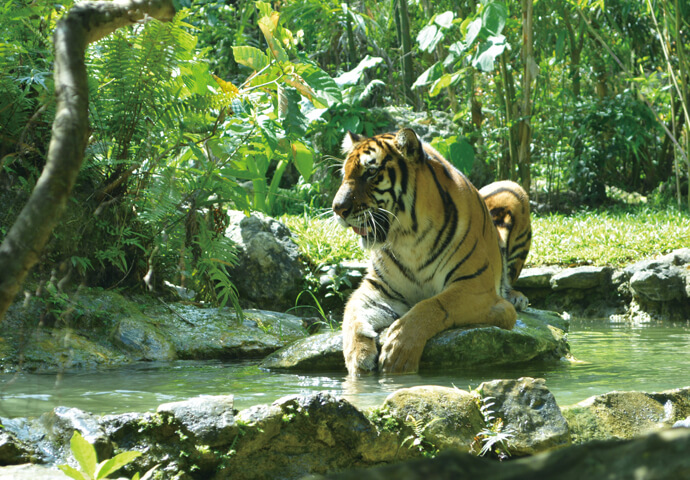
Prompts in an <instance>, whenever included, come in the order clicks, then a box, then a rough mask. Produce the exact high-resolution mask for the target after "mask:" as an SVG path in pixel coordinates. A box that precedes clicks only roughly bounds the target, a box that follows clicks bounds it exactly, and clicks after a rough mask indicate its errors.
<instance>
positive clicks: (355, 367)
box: [343, 334, 378, 375]
mask: <svg viewBox="0 0 690 480" xmlns="http://www.w3.org/2000/svg"><path fill="white" fill-rule="evenodd" d="M343 354H344V355H345V366H346V367H347V372H348V373H349V374H350V375H361V374H363V373H369V372H371V371H373V370H376V361H377V359H378V350H377V348H376V338H372V337H369V336H365V335H361V334H360V335H358V334H355V335H353V336H352V337H350V338H345V337H344V338H343Z"/></svg>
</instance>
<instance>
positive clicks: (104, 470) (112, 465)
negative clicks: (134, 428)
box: [95, 450, 141, 478]
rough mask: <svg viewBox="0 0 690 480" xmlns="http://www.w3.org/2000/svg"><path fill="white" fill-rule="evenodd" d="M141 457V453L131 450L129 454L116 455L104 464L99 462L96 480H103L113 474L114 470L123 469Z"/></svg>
mask: <svg viewBox="0 0 690 480" xmlns="http://www.w3.org/2000/svg"><path fill="white" fill-rule="evenodd" d="M139 456H141V452H138V451H136V450H132V451H129V452H122V453H120V454H118V455H115V456H114V457H113V458H111V459H109V460H106V461H104V462H101V463H100V464H99V465H98V470H97V471H96V475H95V477H96V478H105V477H107V476H108V475H110V474H111V473H113V472H114V471H116V470H119V469H120V468H122V467H124V466H125V465H127V464H129V463H131V462H132V461H133V460H134V459H135V458H137V457H139Z"/></svg>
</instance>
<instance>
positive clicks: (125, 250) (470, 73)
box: [0, 0, 690, 304]
mask: <svg viewBox="0 0 690 480" xmlns="http://www.w3.org/2000/svg"><path fill="white" fill-rule="evenodd" d="M72 6H73V3H72V2H71V1H69V0H65V1H62V2H59V3H56V2H52V1H51V2H48V1H46V0H34V1H25V0H19V1H17V0H10V1H5V2H2V3H0V205H2V208H0V240H2V239H3V238H4V237H5V236H6V234H7V232H8V231H9V229H10V227H11V226H12V225H13V223H14V221H15V220H16V218H17V216H18V215H19V211H20V209H21V208H22V207H23V205H24V204H25V203H26V201H27V199H28V198H29V196H30V194H31V192H32V191H33V189H34V187H35V185H36V182H37V179H38V177H39V175H40V173H41V171H42V169H43V167H44V165H45V164H46V155H47V152H48V146H49V142H50V138H51V125H52V123H53V119H54V115H55V91H54V79H53V70H54V68H53V67H54V60H55V53H54V49H53V44H52V39H53V33H54V30H55V27H56V23H57V22H58V20H59V19H60V18H61V17H62V16H64V15H65V12H67V11H68V10H69V9H70V8H71V7H72ZM178 7H180V8H178V9H177V13H176V14H175V16H174V18H173V19H172V20H171V21H169V22H160V21H156V20H152V21H149V22H147V23H142V24H137V25H135V26H131V27H126V28H120V29H118V30H117V31H116V32H115V33H113V34H111V35H109V36H107V37H106V38H104V39H102V40H100V41H98V42H95V43H93V44H91V45H90V46H89V47H88V50H87V54H86V63H87V65H86V67H87V73H88V89H89V131H88V132H87V133H88V140H87V146H86V151H85V157H84V163H83V166H82V167H81V170H80V172H79V175H78V177H77V179H76V184H75V187H74V190H73V192H72V196H71V198H70V200H69V202H68V205H67V207H66V208H65V210H64V213H63V214H62V216H61V218H60V221H59V223H58V225H57V227H56V228H55V230H54V232H53V235H52V237H51V238H50V240H49V242H48V244H47V246H46V248H45V250H44V251H43V253H42V255H41V258H40V261H39V263H38V264H37V266H36V268H35V270H34V277H33V279H32V282H33V283H32V285H34V286H36V285H37V286H39V287H40V288H42V289H44V290H47V291H50V292H52V293H51V294H52V295H59V294H61V292H62V290H63V289H64V288H66V286H67V285H79V284H85V285H89V286H99V287H103V288H127V289H133V290H146V289H149V290H160V289H161V286H162V283H163V282H164V281H169V282H171V283H173V284H175V285H186V286H189V287H190V288H192V289H193V290H195V291H196V292H198V299H199V300H205V301H210V302H214V303H216V304H225V303H227V302H228V301H233V302H237V298H236V297H235V294H234V290H233V287H232V283H231V280H232V279H228V276H227V271H226V269H227V267H228V266H229V265H231V264H232V262H233V258H234V249H233V245H232V244H231V243H230V242H229V241H228V240H227V239H226V238H225V237H224V235H223V234H222V233H223V231H224V230H225V228H226V226H227V225H226V218H227V216H226V215H225V211H226V210H227V209H228V208H233V209H239V210H245V211H247V212H249V211H261V212H264V213H267V214H269V215H273V216H283V218H284V219H286V221H287V222H288V223H291V224H292V226H294V227H295V228H297V229H298V230H300V231H301V232H308V231H309V230H314V231H317V232H318V231H320V230H319V228H321V226H320V223H319V222H321V220H320V218H322V217H323V216H324V215H327V214H328V209H329V202H330V198H331V197H332V194H333V192H334V189H335V188H337V184H338V182H339V175H338V173H337V166H338V162H339V156H340V152H339V144H340V142H341V140H342V138H343V136H344V134H345V132H346V131H348V130H350V131H352V132H354V133H363V134H366V135H373V134H376V133H381V132H382V131H383V130H384V129H386V128H388V123H389V121H388V119H387V115H386V114H385V110H384V108H383V107H385V106H390V105H396V106H402V107H405V108H407V109H409V110H412V111H416V112H426V113H427V114H428V121H429V122H433V121H434V115H435V112H438V111H441V112H446V113H447V114H449V115H450V118H451V119H452V122H453V124H454V125H455V126H456V127H457V134H456V135H453V136H451V137H448V138H438V139H435V140H434V144H435V145H436V146H437V147H438V148H439V149H440V150H441V151H442V152H443V153H444V154H446V155H447V156H448V157H449V159H450V160H451V161H453V163H454V164H455V165H456V166H457V167H458V168H460V169H461V170H463V171H465V172H466V173H468V174H470V176H471V178H472V175H476V172H483V173H482V175H483V176H482V180H487V179H488V180H491V179H499V178H511V179H515V180H516V181H519V182H521V183H522V184H523V186H525V187H526V188H528V189H529V191H530V192H531V196H532V199H533V200H534V201H535V202H536V204H538V205H539V206H540V208H538V209H537V210H536V213H535V215H536V216H537V217H536V218H537V222H540V221H541V222H543V223H542V224H541V225H542V226H541V227H540V228H543V231H544V232H550V233H552V235H553V236H554V237H556V236H559V235H560V236H563V235H567V232H563V228H562V226H563V225H566V226H567V225H575V228H579V227H577V224H578V223H577V222H578V218H580V219H582V218H583V217H588V216H590V215H589V213H592V212H593V213H594V214H593V215H591V216H592V217H593V218H600V219H601V223H600V226H601V225H605V224H607V223H611V222H612V221H613V222H614V223H615V222H616V221H618V220H617V219H619V218H624V219H625V218H628V220H624V223H623V224H622V225H621V224H620V223H618V224H616V225H618V226H617V227H614V228H615V229H617V231H619V233H620V234H619V235H617V236H615V238H616V239H620V238H624V237H625V236H626V235H625V233H626V232H629V231H630V229H629V228H628V227H627V226H626V224H625V222H626V221H627V222H631V223H634V216H635V214H634V213H633V214H632V217H633V220H630V215H631V214H630V212H634V211H635V208H638V207H631V206H630V203H631V202H630V199H633V202H632V203H637V204H640V203H641V204H643V207H641V208H643V209H644V212H645V213H644V215H643V217H644V218H646V219H650V218H651V220H650V223H649V224H644V225H645V226H644V227H643V228H642V230H641V231H640V233H639V234H638V235H637V236H633V237H632V238H633V242H635V241H639V240H640V239H642V238H648V239H649V238H651V239H655V240H653V242H652V243H649V242H651V240H649V241H648V242H647V244H646V245H644V246H643V248H641V251H635V252H634V253H633V254H632V259H634V258H635V256H637V255H642V256H643V255H646V254H650V253H652V252H650V250H653V249H654V248H657V249H659V250H667V249H671V248H675V247H677V246H679V245H681V246H682V245H687V244H688V241H690V233H688V231H689V230H690V227H689V226H688V221H687V213H688V208H689V206H690V195H689V194H688V174H689V172H690V160H689V159H688V151H689V148H688V147H689V145H690V143H689V142H690V138H689V137H690V135H689V132H690V114H689V105H688V100H689V99H690V97H689V96H688V88H689V87H688V81H689V80H690V61H689V60H688V54H689V53H690V31H689V30H690V24H689V22H690V21H689V20H688V19H690V4H688V2H686V1H685V0H645V1H635V2H630V1H626V0H606V1H604V0H553V1H550V2H545V1H536V2H535V1H533V0H521V1H520V2H517V1H514V2H510V1H509V2H501V1H498V0H496V1H494V0H481V1H480V0H477V1H475V0H469V1H465V0H460V1H449V0H440V1H436V2H430V1H429V0H410V1H407V2H405V1H402V2H401V1H400V0H390V1H383V2H380V1H373V0H346V1H345V2H335V1H332V0H284V1H281V2H271V3H268V2H262V1H254V0H251V1H250V0H202V1H198V2H193V3H192V4H187V5H178ZM475 180H477V181H478V179H475ZM607 211H612V212H614V213H613V214H607V213H606V212H607ZM572 212H575V213H574V216H569V215H570V213H572ZM583 212H584V213H583ZM564 215H565V217H564ZM550 219H551V220H550ZM549 222H551V223H549ZM659 222H661V224H663V226H664V228H665V230H663V232H664V235H657V236H646V235H645V233H646V232H649V227H648V226H647V225H652V226H653V225H658V224H659ZM643 223H644V222H643ZM537 224H539V223H537ZM300 225H302V227H301V229H300V227H299V226H300ZM592 228H593V230H592V232H594V231H597V232H598V231H602V232H604V233H603V235H608V234H607V233H605V232H606V229H605V228H604V229H603V230H597V228H600V227H592ZM652 228H654V227H652ZM317 235H318V234H317ZM585 235H587V234H586V233H585ZM304 237H308V233H304ZM312 238H313V237H312ZM345 238H346V240H345V244H344V245H343V246H335V247H332V246H329V247H324V246H323V245H322V242H319V241H317V240H316V239H315V240H313V241H310V240H308V239H307V240H306V241H305V240H302V246H303V249H304V250H305V252H307V253H308V256H307V257H308V260H307V261H310V262H311V267H312V270H316V269H318V268H320V266H322V264H323V262H327V261H338V260H341V259H343V258H346V257H347V256H352V255H354V256H357V255H359V254H360V253H358V252H357V247H354V246H353V245H354V243H353V242H350V243H348V242H349V240H347V237H345ZM559 238H560V237H559ZM590 240H591V236H590ZM661 240H663V243H658V242H660V241H661ZM616 242H619V243H617V245H619V246H620V245H622V246H621V247H620V249H624V250H629V249H630V247H629V245H628V244H626V243H625V241H624V240H616ZM620 242H622V243H620ZM590 243H592V242H590ZM559 245H560V246H561V249H563V244H562V243H560V244H559ZM602 245H608V246H606V247H600V248H599V249H598V250H597V249H595V250H594V251H593V252H591V251H590V252H589V253H585V252H584V251H579V250H578V251H575V252H574V251H573V250H570V251H563V252H562V253H558V252H556V253H554V251H548V241H547V242H546V247H545V248H546V251H544V249H541V250H542V252H541V253H539V252H537V253H536V257H535V256H534V255H535V254H533V256H532V258H533V259H534V263H537V264H539V263H578V262H593V263H596V262H597V260H596V259H597V258H599V262H604V263H617V262H622V261H626V260H629V259H630V258H628V257H626V256H625V255H618V256H616V255H612V256H609V257H603V258H602V255H601V253H602V251H603V250H606V251H607V252H610V242H609V243H608V244H607V243H606V242H604V243H603V244H602ZM324 249H325V250H327V251H326V252H325V253H324V252H323V250H324ZM565 250H567V249H565ZM633 250H634V249H633ZM618 252H620V250H619V251H618ZM588 255H589V256H588Z"/></svg>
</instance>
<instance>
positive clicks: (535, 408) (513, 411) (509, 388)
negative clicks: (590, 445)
mask: <svg viewBox="0 0 690 480" xmlns="http://www.w3.org/2000/svg"><path fill="white" fill-rule="evenodd" d="M477 390H478V391H479V392H481V395H482V398H483V399H484V402H485V404H486V405H488V404H489V402H492V403H493V405H491V406H490V407H488V408H490V409H491V410H493V411H494V412H495V415H497V416H498V417H500V418H502V419H503V431H505V432H510V431H512V433H513V435H514V436H513V437H512V438H511V439H510V440H509V441H508V451H509V453H510V454H511V455H518V456H522V455H533V454H535V453H538V452H543V451H545V450H552V449H556V448H562V447H565V446H568V445H570V433H569V431H568V424H567V422H566V420H565V418H564V417H563V415H562V414H561V410H560V409H559V408H558V405H557V404H556V399H555V398H554V397H553V394H551V392H550V391H549V390H548V389H547V388H546V386H545V385H544V380H543V379H540V378H539V379H534V378H519V379H517V380H494V381H491V382H484V383H482V384H481V385H480V386H479V388H477Z"/></svg>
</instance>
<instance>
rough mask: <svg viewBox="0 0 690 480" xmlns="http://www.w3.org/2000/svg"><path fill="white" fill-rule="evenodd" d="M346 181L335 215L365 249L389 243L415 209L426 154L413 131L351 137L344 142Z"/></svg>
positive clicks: (337, 201) (337, 202) (341, 186)
mask: <svg viewBox="0 0 690 480" xmlns="http://www.w3.org/2000/svg"><path fill="white" fill-rule="evenodd" d="M343 153H344V154H345V155H346V158H345V162H344V164H343V169H342V171H343V181H342V184H341V185H340V188H339V189H338V192H337V193H336V195H335V198H334V199H333V212H334V214H335V217H336V218H337V220H338V222H339V223H340V224H341V225H343V226H344V227H351V228H352V230H353V231H354V232H355V233H356V234H357V235H359V236H360V237H361V240H362V245H363V246H364V247H374V246H375V245H376V244H381V243H385V242H386V240H388V239H389V236H390V234H391V228H392V227H394V223H395V224H399V223H400V220H401V216H402V215H404V214H405V212H407V211H409V210H410V209H411V202H412V197H413V192H412V190H413V188H414V179H415V170H416V166H417V165H419V164H421V163H422V162H423V161H424V159H425V158H426V153H425V151H424V149H423V147H422V142H421V141H420V139H419V137H418V136H417V134H416V133H415V132H414V130H412V129H409V128H406V129H402V130H400V131H398V132H397V133H395V134H392V133H389V134H383V135H377V136H375V137H372V138H367V137H364V136H361V135H356V134H353V133H351V132H348V133H347V134H346V135H345V139H344V141H343Z"/></svg>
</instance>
